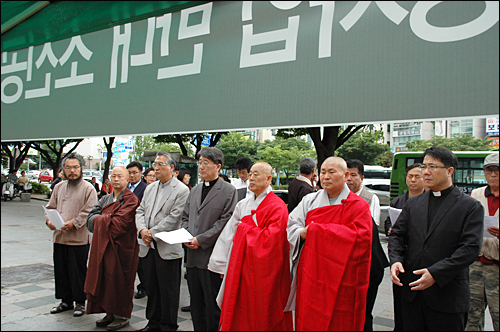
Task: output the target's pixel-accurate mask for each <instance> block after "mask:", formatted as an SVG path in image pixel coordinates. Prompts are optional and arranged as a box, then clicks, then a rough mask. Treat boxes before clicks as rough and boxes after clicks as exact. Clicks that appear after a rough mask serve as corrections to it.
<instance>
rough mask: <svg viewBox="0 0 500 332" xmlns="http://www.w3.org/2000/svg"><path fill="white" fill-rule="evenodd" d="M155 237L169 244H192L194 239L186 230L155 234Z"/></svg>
mask: <svg viewBox="0 0 500 332" xmlns="http://www.w3.org/2000/svg"><path fill="white" fill-rule="evenodd" d="M155 237H156V238H158V239H160V240H162V241H163V242H166V243H168V244H175V243H184V242H191V241H190V240H191V239H192V238H193V237H194V236H192V235H191V233H189V232H188V231H187V230H186V229H185V228H181V229H177V230H175V231H170V232H160V233H157V234H155Z"/></svg>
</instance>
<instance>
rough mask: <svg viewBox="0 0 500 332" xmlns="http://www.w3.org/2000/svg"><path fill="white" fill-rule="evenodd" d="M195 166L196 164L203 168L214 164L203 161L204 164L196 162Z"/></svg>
mask: <svg viewBox="0 0 500 332" xmlns="http://www.w3.org/2000/svg"><path fill="white" fill-rule="evenodd" d="M196 164H198V166H203V167H207V166H212V165H216V164H214V163H209V162H208V161H204V162H202V163H200V162H199V161H198V162H197V163H196Z"/></svg>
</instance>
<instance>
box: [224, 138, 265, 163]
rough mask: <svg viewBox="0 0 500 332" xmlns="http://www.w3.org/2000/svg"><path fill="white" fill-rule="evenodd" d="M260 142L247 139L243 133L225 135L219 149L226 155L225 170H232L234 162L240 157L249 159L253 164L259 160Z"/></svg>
mask: <svg viewBox="0 0 500 332" xmlns="http://www.w3.org/2000/svg"><path fill="white" fill-rule="evenodd" d="M258 147H259V142H258V141H253V140H251V139H248V138H245V137H244V136H243V134H242V133H241V132H237V131H235V132H230V133H227V134H226V135H224V136H223V137H222V138H221V140H220V142H219V144H217V148H219V149H220V150H221V151H222V153H223V154H224V165H223V168H224V169H232V168H233V167H234V162H235V161H236V159H238V158H240V157H248V158H250V159H252V161H253V162H255V161H257V160H258V156H257V148H258Z"/></svg>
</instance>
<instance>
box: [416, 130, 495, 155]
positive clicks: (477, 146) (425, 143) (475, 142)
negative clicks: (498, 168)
mask: <svg viewBox="0 0 500 332" xmlns="http://www.w3.org/2000/svg"><path fill="white" fill-rule="evenodd" d="M490 143H491V142H490V141H489V140H488V139H486V138H474V137H473V136H472V135H470V134H454V135H453V138H447V137H441V136H436V135H433V136H432V137H431V139H429V140H421V139H416V140H413V141H412V142H407V143H406V147H407V148H408V150H409V151H425V150H426V149H428V148H430V147H432V146H440V147H444V148H447V149H449V150H451V151H488V150H490V149H491V146H490V145H489V144H490Z"/></svg>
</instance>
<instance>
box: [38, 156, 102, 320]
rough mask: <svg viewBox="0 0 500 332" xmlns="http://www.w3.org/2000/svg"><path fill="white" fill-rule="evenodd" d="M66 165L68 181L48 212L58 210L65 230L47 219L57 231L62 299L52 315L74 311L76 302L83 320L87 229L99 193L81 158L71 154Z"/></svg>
mask: <svg viewBox="0 0 500 332" xmlns="http://www.w3.org/2000/svg"><path fill="white" fill-rule="evenodd" d="M62 164H63V168H64V176H65V177H66V179H67V181H64V182H60V183H59V184H58V185H57V186H56V187H55V188H54V191H53V192H52V195H51V196H50V200H49V203H48V204H47V206H46V208H47V209H56V210H57V211H58V212H59V213H60V214H61V217H62V218H63V220H64V221H65V223H64V226H63V227H62V228H61V230H56V227H55V226H54V225H52V223H51V222H50V220H49V218H48V217H47V216H45V218H46V225H47V227H49V228H50V229H51V230H53V231H54V235H53V242H54V276H55V278H54V279H55V291H56V299H61V303H59V305H57V306H56V307H54V308H52V310H50V313H51V314H57V313H60V312H63V311H66V310H71V309H73V301H75V302H76V307H74V308H75V310H74V312H73V316H75V317H80V316H83V314H84V313H85V300H86V298H87V296H86V294H85V291H84V285H85V278H86V275H87V258H88V254H89V249H90V242H91V234H90V232H89V231H88V229H87V227H85V225H86V223H87V216H88V214H89V212H90V211H91V210H92V208H93V207H94V205H95V204H96V203H97V193H96V191H95V188H94V187H93V186H92V185H91V184H90V183H88V182H87V181H85V180H83V177H82V168H83V166H82V165H83V164H84V163H83V160H82V159H81V157H79V156H78V155H76V154H74V153H71V154H69V155H67V156H66V157H65V158H64V160H63V162H62Z"/></svg>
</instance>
